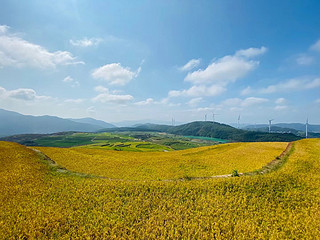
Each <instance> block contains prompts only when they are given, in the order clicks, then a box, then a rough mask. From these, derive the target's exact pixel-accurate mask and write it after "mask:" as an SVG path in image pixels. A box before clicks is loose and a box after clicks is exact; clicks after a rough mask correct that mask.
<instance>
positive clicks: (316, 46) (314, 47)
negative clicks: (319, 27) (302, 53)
mask: <svg viewBox="0 0 320 240" xmlns="http://www.w3.org/2000/svg"><path fill="white" fill-rule="evenodd" d="M310 49H311V50H313V51H317V52H320V39H319V40H318V41H316V42H315V43H314V44H313V45H312V46H311V47H310Z"/></svg>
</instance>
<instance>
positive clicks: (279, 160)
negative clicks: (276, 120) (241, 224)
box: [28, 142, 293, 182]
mask: <svg viewBox="0 0 320 240" xmlns="http://www.w3.org/2000/svg"><path fill="white" fill-rule="evenodd" d="M28 148H29V149H31V150H33V151H35V152H37V153H38V154H39V156H40V157H41V159H43V160H45V161H47V162H48V164H49V166H51V167H54V170H55V171H57V172H60V173H69V174H72V175H76V176H81V177H92V178H101V179H107V180H110V181H127V182H138V181H146V180H129V179H116V178H108V177H102V176H96V175H90V174H85V173H80V172H74V171H70V170H68V169H66V168H64V167H61V166H60V165H59V164H57V163H56V162H55V161H54V160H52V159H51V158H50V157H48V156H47V155H46V154H44V153H43V152H41V151H40V150H38V149H34V148H32V147H28ZM292 152H293V142H290V143H289V144H288V145H287V147H286V149H285V150H284V151H283V152H282V153H281V154H280V155H279V156H278V157H276V158H275V159H274V160H272V161H271V162H269V163H268V164H267V165H265V166H263V167H262V168H261V169H257V170H255V171H252V172H246V173H238V174H239V176H253V175H262V174H267V173H269V172H271V171H275V170H277V169H278V168H280V167H281V166H282V165H283V164H284V163H285V162H286V160H287V159H288V157H289V156H290V155H291V153H292ZM229 177H232V174H224V175H214V176H207V177H185V178H178V179H161V180H148V181H163V182H176V181H191V180H206V179H215V178H229Z"/></svg>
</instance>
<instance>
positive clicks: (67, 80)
mask: <svg viewBox="0 0 320 240" xmlns="http://www.w3.org/2000/svg"><path fill="white" fill-rule="evenodd" d="M63 82H65V83H68V84H70V86H71V87H79V86H80V83H79V82H78V81H76V80H74V79H73V78H72V77H70V76H67V77H65V78H64V79H63Z"/></svg>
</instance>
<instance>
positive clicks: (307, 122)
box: [306, 118, 309, 138]
mask: <svg viewBox="0 0 320 240" xmlns="http://www.w3.org/2000/svg"><path fill="white" fill-rule="evenodd" d="M308 124H309V121H308V118H307V121H306V138H308Z"/></svg>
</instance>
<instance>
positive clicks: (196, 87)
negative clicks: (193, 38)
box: [168, 47, 267, 98]
mask: <svg viewBox="0 0 320 240" xmlns="http://www.w3.org/2000/svg"><path fill="white" fill-rule="evenodd" d="M266 51H267V49H266V48H265V47H261V48H249V49H245V50H239V51H237V52H236V53H235V54H234V55H232V56H224V57H222V58H220V59H217V60H215V61H213V62H212V63H211V64H209V65H208V66H207V68H206V69H204V70H203V69H199V70H197V71H194V72H190V73H188V74H187V76H186V77H185V79H184V80H185V81H187V82H191V83H192V85H193V86H191V87H190V88H189V89H183V90H171V91H169V93H168V97H169V98H170V97H204V96H217V95H220V94H221V93H223V92H224V91H226V86H227V85H228V84H229V83H230V82H234V81H236V80H238V79H240V78H242V77H244V76H246V75H247V74H248V73H249V72H250V71H252V70H254V69H255V68H256V67H257V66H258V65H259V61H257V60H250V59H249V58H251V57H255V56H258V55H261V54H263V53H265V52H266ZM194 60H195V59H193V60H191V61H189V62H188V63H187V64H186V65H185V66H183V67H182V68H184V67H186V68H188V67H189V66H191V65H192V63H193V62H194ZM247 91H248V89H247ZM246 94H247V93H246Z"/></svg>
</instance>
